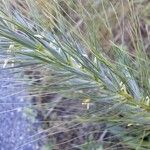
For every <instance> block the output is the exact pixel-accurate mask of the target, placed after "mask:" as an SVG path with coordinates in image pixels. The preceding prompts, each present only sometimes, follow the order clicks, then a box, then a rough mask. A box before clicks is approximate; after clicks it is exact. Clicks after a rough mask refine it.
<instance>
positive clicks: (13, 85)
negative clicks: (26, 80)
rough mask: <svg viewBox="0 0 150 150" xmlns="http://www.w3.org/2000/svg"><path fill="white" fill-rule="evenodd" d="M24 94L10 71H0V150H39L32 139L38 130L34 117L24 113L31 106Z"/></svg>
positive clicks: (23, 89)
mask: <svg viewBox="0 0 150 150" xmlns="http://www.w3.org/2000/svg"><path fill="white" fill-rule="evenodd" d="M25 93H26V91H25V88H24V87H23V85H21V84H20V83H19V84H18V83H17V82H16V79H15V77H14V75H13V74H11V72H10V71H8V70H7V71H6V70H1V69H0V150H16V149H17V150H40V149H41V148H40V146H39V141H37V140H36V139H34V137H33V135H35V134H37V130H38V129H37V128H38V126H36V124H34V121H35V120H34V115H33V114H32V113H31V114H32V115H33V116H32V115H31V114H30V115H27V114H26V113H25V112H24V111H25V110H26V109H27V108H30V107H29V106H30V105H31V102H30V101H28V100H26V98H24V97H23V95H25ZM27 110H28V111H29V110H30V109H27ZM27 110H26V111H27ZM31 116H32V117H31ZM36 138H38V137H37V136H36Z"/></svg>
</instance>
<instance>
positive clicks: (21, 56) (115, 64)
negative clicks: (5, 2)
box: [0, 0, 150, 150]
mask: <svg viewBox="0 0 150 150" xmlns="http://www.w3.org/2000/svg"><path fill="white" fill-rule="evenodd" d="M41 3H42V5H41V9H42V12H38V11H36V8H37V7H38V6H37V5H36V3H33V1H31V0H30V1H27V5H28V6H30V7H29V10H32V9H33V8H34V9H35V12H36V13H34V12H32V11H29V13H28V15H27V16H26V17H25V16H23V15H20V14H19V13H18V12H17V11H16V10H14V11H13V15H11V14H10V13H9V15H8V14H7V11H6V10H4V11H1V18H0V19H1V23H0V35H1V37H2V38H4V40H5V42H6V43H7V44H8V47H13V48H11V50H10V51H9V54H10V55H12V54H13V61H14V63H15V66H14V67H26V66H33V65H38V66H40V67H41V68H44V70H46V71H47V72H48V73H49V74H47V75H46V76H44V75H43V80H44V84H42V83H38V84H36V85H35V84H33V85H32V84H31V83H30V84H31V85H32V89H31V92H32V93H33V94H39V93H40V92H42V93H43V94H44V93H45V94H47V93H60V94H62V95H63V96H65V97H68V98H72V99H78V100H80V103H82V104H83V105H85V106H86V108H87V110H86V111H84V113H83V114H80V115H76V116H75V117H74V118H73V120H72V122H73V123H76V122H80V123H87V122H96V123H105V124H106V125H107V129H108V130H109V131H110V132H111V133H113V134H114V135H115V136H116V137H118V138H119V139H120V142H119V144H121V145H123V146H125V147H127V148H129V149H140V150H144V149H145V150H146V149H149V148H150V145H149V141H150V127H149V125H150V117H149V115H150V69H149V67H150V61H149V56H148V53H147V51H148V47H147V44H146V43H144V38H143V35H142V34H143V33H142V32H141V20H140V19H141V16H140V15H141V14H142V13H141V14H139V10H140V8H139V7H138V6H141V5H142V4H143V3H142V2H141V3H140V4H138V3H136V2H135V1H134V0H131V1H128V0H127V1H122V0H120V1H119V2H118V1H117V2H116V1H112V2H110V1H103V0H102V1H100V2H96V1H86V2H85V3H84V1H83V2H82V1H78V2H74V1H72V0H70V1H68V2H65V1H61V3H60V2H59V1H52V2H51V5H50V3H49V2H48V1H47V0H45V1H43V2H41ZM97 3H98V4H97ZM37 4H39V3H37ZM31 6H32V7H31ZM119 6H120V7H121V8H122V11H120V10H119ZM106 8H107V9H106ZM135 8H137V11H136V10H135ZM49 9H50V10H52V11H49ZM66 10H67V11H66ZM100 10H102V11H100ZM39 13H43V14H44V15H45V16H46V17H47V16H48V17H49V18H51V20H50V22H51V24H52V25H50V26H49V27H47V28H44V26H45V25H43V24H42V21H41V20H40V21H39V18H38V17H37V14H39ZM10 16H11V17H10ZM43 17H44V16H43ZM37 18H38V19H37ZM110 19H112V20H110ZM126 24H128V26H127V28H126V27H125V25H126ZM116 25H117V28H118V29H119V31H120V35H119V36H118V37H117V38H116V35H115V31H116V30H115V31H114V29H115V26H116ZM103 28H104V29H103ZM103 30H104V31H103ZM145 31H146V35H147V38H148V36H149V31H148V29H147V30H145ZM103 32H107V34H108V35H109V36H108V37H109V38H108V37H107V38H106V39H105V41H106V42H107V44H108V45H109V46H104V45H105V42H104V41H103V40H104V39H103V38H105V37H104V36H105V34H104V33H103ZM117 35H118V34H117ZM127 35H128V39H129V40H131V43H130V44H129V45H128V44H127V41H126V40H125V38H126V36H127ZM102 39H103V40H102ZM10 43H11V44H10ZM107 44H106V45H107ZM1 47H2V48H3V44H1ZM130 48H132V52H131V51H130ZM4 50H5V48H4ZM5 54H6V51H4V55H5ZM7 54H8V53H7ZM93 106H94V107H93ZM72 122H71V123H72ZM116 145H117V144H116ZM112 149H113V147H112Z"/></svg>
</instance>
